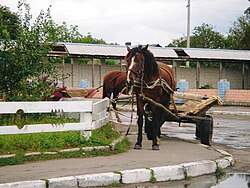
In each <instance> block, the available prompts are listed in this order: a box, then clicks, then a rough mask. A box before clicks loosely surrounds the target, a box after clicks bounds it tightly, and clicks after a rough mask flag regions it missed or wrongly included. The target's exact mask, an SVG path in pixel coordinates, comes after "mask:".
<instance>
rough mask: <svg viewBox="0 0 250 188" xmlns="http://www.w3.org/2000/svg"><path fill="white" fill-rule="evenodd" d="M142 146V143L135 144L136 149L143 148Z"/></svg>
mask: <svg viewBox="0 0 250 188" xmlns="http://www.w3.org/2000/svg"><path fill="white" fill-rule="evenodd" d="M141 148H142V146H141V145H139V144H135V147H134V149H141Z"/></svg>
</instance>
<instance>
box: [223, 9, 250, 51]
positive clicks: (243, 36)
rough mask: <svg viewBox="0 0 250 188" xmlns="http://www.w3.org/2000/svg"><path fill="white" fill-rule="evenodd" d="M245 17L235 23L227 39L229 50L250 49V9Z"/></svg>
mask: <svg viewBox="0 0 250 188" xmlns="http://www.w3.org/2000/svg"><path fill="white" fill-rule="evenodd" d="M244 14H245V15H243V16H241V17H239V18H238V20H237V21H235V22H234V23H233V26H232V27H231V28H230V30H229V34H228V37H227V48H229V49H242V50H249V49H250V7H249V8H248V9H247V10H246V11H245V13H244Z"/></svg>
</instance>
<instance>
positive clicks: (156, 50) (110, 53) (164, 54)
mask: <svg viewBox="0 0 250 188" xmlns="http://www.w3.org/2000/svg"><path fill="white" fill-rule="evenodd" d="M58 45H60V46H62V45H63V46H64V47H65V50H66V52H67V54H69V55H70V56H81V57H94V58H124V56H125V55H126V54H127V47H126V46H122V45H106V44H86V43H58ZM131 47H133V46H131ZM149 50H150V51H151V52H152V53H153V54H154V56H155V58H160V59H191V60H197V61H206V60H209V61H216V60H219V61H220V60H221V61H235V62H237V61H245V62H250V51H249V50H224V49H204V48H162V47H152V46H149ZM180 50H181V51H183V52H184V54H187V56H178V55H177V53H176V51H180ZM63 53H65V51H64V52H62V54H63ZM52 54H53V52H52ZM179 54H180V53H179Z"/></svg>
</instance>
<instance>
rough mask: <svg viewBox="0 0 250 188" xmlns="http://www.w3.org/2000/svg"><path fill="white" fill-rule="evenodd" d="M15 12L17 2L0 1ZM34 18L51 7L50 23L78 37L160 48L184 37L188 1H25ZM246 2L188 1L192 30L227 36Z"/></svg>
mask: <svg viewBox="0 0 250 188" xmlns="http://www.w3.org/2000/svg"><path fill="white" fill-rule="evenodd" d="M0 2H1V5H5V6H7V7H10V10H11V11H15V12H16V10H17V0H0ZM26 2H27V3H29V4H30V7H31V13H32V15H33V17H37V16H38V14H39V12H40V10H41V9H43V10H47V8H48V7H49V5H52V8H51V15H52V19H53V20H54V21H55V22H56V23H57V24H59V25H61V24H62V22H66V23H67V25H68V26H69V25H78V26H79V31H80V33H81V34H82V35H83V36H85V35H87V33H88V32H90V33H91V34H92V36H93V37H95V38H98V39H101V38H102V39H104V40H105V41H106V42H108V43H118V44H121V45H123V44H124V43H125V42H132V44H133V45H137V44H161V45H163V46H165V45H167V44H168V43H169V42H171V39H176V38H179V37H181V36H186V33H187V8H186V5H187V0H41V1H40V0H27V1H26ZM249 6H250V1H249V0H191V30H193V28H194V27H195V26H200V25H201V24H202V23H203V22H204V23H208V24H212V25H213V26H214V27H215V30H216V31H219V32H220V33H222V34H226V33H227V32H228V31H229V27H230V26H232V24H233V22H234V21H236V20H237V18H238V17H240V16H242V15H243V13H244V10H246V9H247V8H248V7H249Z"/></svg>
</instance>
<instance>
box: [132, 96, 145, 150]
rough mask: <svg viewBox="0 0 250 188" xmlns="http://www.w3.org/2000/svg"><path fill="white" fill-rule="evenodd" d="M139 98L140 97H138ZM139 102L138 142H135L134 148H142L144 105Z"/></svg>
mask: <svg viewBox="0 0 250 188" xmlns="http://www.w3.org/2000/svg"><path fill="white" fill-rule="evenodd" d="M137 100H138V99H137ZM138 103H139V102H137V116H138V119H137V125H138V133H137V142H136V144H135V147H134V149H141V148H142V127H143V112H142V108H143V106H142V105H138Z"/></svg>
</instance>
